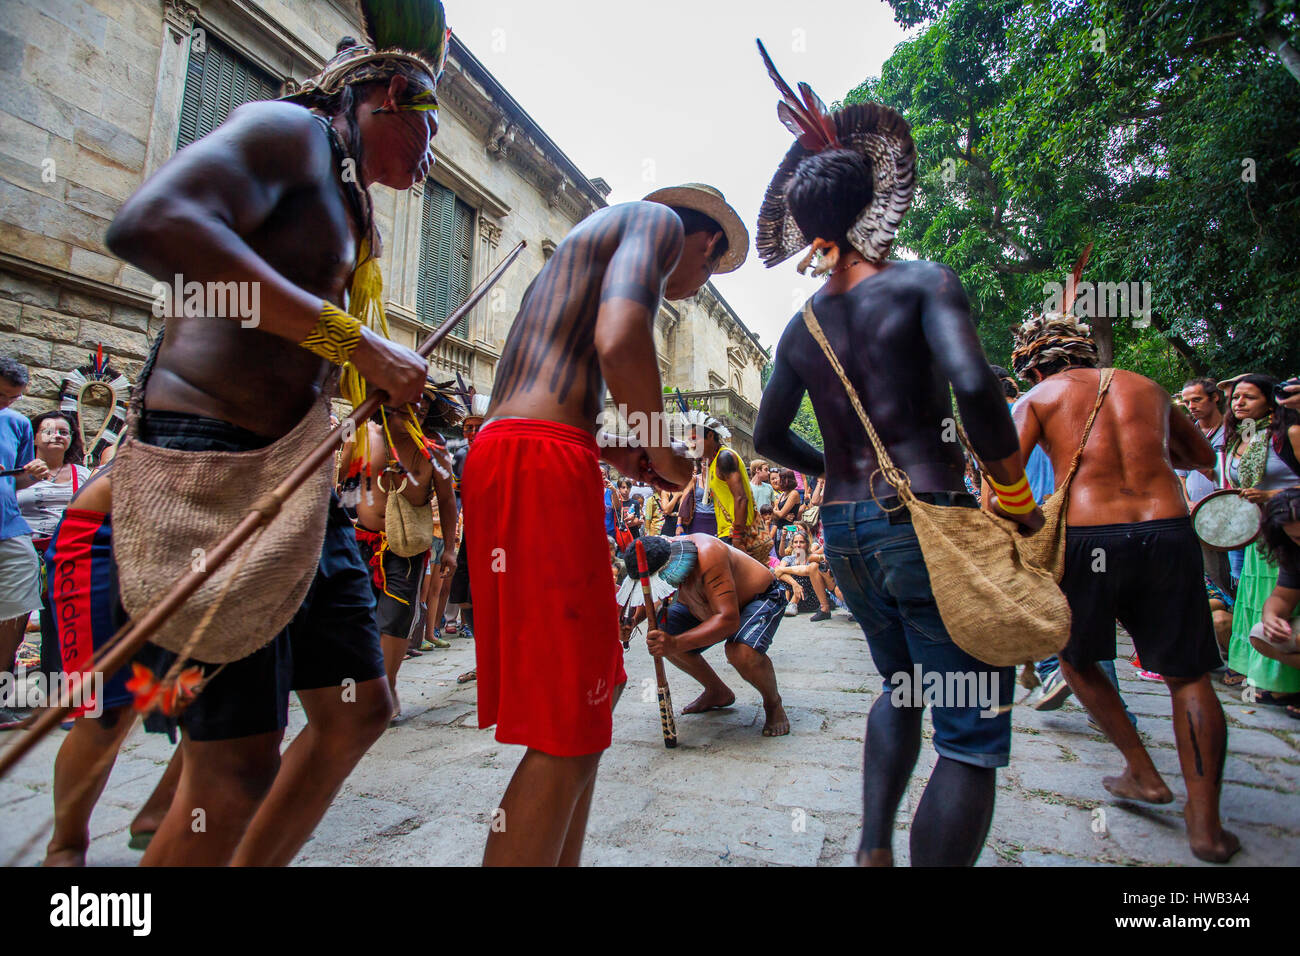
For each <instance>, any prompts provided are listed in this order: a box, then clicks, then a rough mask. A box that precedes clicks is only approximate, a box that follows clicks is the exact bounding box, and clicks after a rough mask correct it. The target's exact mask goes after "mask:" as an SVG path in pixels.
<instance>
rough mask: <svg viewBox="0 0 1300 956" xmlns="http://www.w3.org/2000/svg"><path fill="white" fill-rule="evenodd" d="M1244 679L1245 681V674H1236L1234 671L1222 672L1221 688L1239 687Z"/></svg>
mask: <svg viewBox="0 0 1300 956" xmlns="http://www.w3.org/2000/svg"><path fill="white" fill-rule="evenodd" d="M1245 679H1246V675H1245V674H1238V673H1237V672H1236V671H1224V674H1223V686H1224V687H1240V686H1241V684H1242V682H1243V681H1245Z"/></svg>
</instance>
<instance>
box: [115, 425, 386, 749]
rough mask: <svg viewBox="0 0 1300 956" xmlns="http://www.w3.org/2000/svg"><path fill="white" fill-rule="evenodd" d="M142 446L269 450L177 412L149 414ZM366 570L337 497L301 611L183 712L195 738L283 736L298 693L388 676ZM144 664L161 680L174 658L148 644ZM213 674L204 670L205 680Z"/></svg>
mask: <svg viewBox="0 0 1300 956" xmlns="http://www.w3.org/2000/svg"><path fill="white" fill-rule="evenodd" d="M140 437H141V440H142V441H147V442H149V443H150V444H154V445H159V446H161V447H164V448H177V449H180V450H182V451H204V450H217V451H247V450H249V449H251V448H258V447H263V446H265V445H266V444H267V443H268V442H267V439H265V438H263V437H261V436H259V435H256V434H254V433H252V432H249V431H246V430H245V429H242V428H238V427H236V426H234V425H231V424H229V423H227V422H222V421H218V420H215V419H210V418H201V417H199V416H196V415H185V414H180V413H174V412H165V413H157V412H150V413H148V414H147V415H146V416H145V421H144V423H143V427H142V428H141V436H140ZM367 571H368V569H367V568H366V565H365V563H364V562H363V561H362V560H361V550H360V549H359V548H358V547H357V539H356V534H355V532H354V530H353V527H352V522H351V521H349V520H348V516H347V514H346V513H345V512H344V511H343V508H342V506H341V505H340V504H339V501H338V498H337V497H336V496H334V495H331V496H330V503H329V518H328V520H327V521H326V524H325V540H324V542H323V543H322V545H321V553H320V564H319V565H318V566H317V569H316V577H315V579H314V580H313V581H312V583H311V587H310V588H309V589H308V591H307V597H306V598H305V599H304V601H303V603H302V607H300V608H299V609H298V612H297V613H296V614H295V615H294V617H293V619H292V620H291V621H290V622H289V624H288V626H286V627H285V629H284V630H283V631H281V632H280V633H279V634H277V635H276V636H275V638H274V639H272V641H271V642H270V643H269V644H267V645H266V646H264V647H263V648H261V649H260V650H258V651H255V652H253V653H252V654H250V655H249V656H248V657H245V658H243V659H241V660H238V661H233V662H231V663H229V664H226V665H225V666H224V667H222V668H221V671H220V673H218V674H217V675H216V676H215V677H214V678H212V681H211V683H209V684H207V685H206V686H205V687H204V688H203V690H202V691H201V692H200V693H199V695H198V697H197V698H196V699H195V700H194V702H193V703H192V704H190V706H189V707H187V708H186V709H185V710H184V711H183V712H182V713H181V715H180V717H179V723H180V726H181V727H183V728H184V729H185V732H186V733H187V734H188V735H189V737H190V738H191V739H193V740H202V741H206V740H229V739H232V738H235V737H247V736H251V735H253V734H264V733H271V732H274V731H277V730H283V729H284V728H285V727H286V726H287V725H288V722H289V694H290V692H291V691H294V690H312V689H316V688H320V687H340V686H342V684H343V681H344V680H347V679H351V680H353V681H355V682H356V683H358V684H361V683H364V682H366V681H370V680H375V679H376V678H380V677H383V676H385V672H384V656H383V651H382V648H381V646H380V643H379V629H378V627H377V626H376V623H375V597H374V593H373V592H372V591H371V587H370V577H369V574H368V573H367ZM137 660H139V661H140V662H141V663H143V664H146V665H147V666H149V667H150V668H152V670H153V672H154V673H155V674H162V673H164V672H165V671H166V670H167V668H169V667H170V666H171V665H172V663H173V662H174V661H175V660H176V655H175V654H173V653H172V652H171V651H167V650H164V649H163V648H161V647H158V646H157V645H155V644H146V645H145V647H144V649H143V650H142V651H141V652H140V654H139V656H138V657H137ZM215 670H216V666H215V665H204V672H205V673H212V672H213V671H215Z"/></svg>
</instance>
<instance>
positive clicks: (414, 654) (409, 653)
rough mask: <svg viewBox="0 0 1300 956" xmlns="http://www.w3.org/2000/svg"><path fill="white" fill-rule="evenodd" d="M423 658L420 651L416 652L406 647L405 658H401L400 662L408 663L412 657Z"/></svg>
mask: <svg viewBox="0 0 1300 956" xmlns="http://www.w3.org/2000/svg"><path fill="white" fill-rule="evenodd" d="M423 656H424V655H423V654H422V653H421V652H420V651H417V650H416V649H415V648H413V647H408V648H407V649H406V656H405V657H403V658H402V660H404V661H409V660H410V659H411V658H412V657H423Z"/></svg>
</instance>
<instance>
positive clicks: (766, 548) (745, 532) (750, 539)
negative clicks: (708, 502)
mask: <svg viewBox="0 0 1300 956" xmlns="http://www.w3.org/2000/svg"><path fill="white" fill-rule="evenodd" d="M713 505H714V507H716V508H719V509H721V511H722V513H723V515H725V516H726V518H727V523H728V524H730V525H731V543H732V544H733V545H734V546H735V547H737V548H739V549H740V550H741V551H744V552H745V553H746V554H747V555H749V556H750V557H751V558H753V559H754V560H755V561H758V562H760V563H761V564H764V565H766V564H767V559H768V558H770V557H771V556H772V536H771V535H770V534H768V533H767V532H765V531H762V530H760V529H759V527H758V525H756V524H750V525H746V526H745V527H744V528H739V529H738V528H737V527H736V525H735V523H734V522H732V520H731V512H729V511H728V510H727V506H726V505H724V504H723V503H722V500H721V499H720V498H714V499H713Z"/></svg>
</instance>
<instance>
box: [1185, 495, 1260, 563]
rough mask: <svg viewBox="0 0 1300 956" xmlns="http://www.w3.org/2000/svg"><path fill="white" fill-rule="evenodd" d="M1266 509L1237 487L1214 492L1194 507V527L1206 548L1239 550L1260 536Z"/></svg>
mask: <svg viewBox="0 0 1300 956" xmlns="http://www.w3.org/2000/svg"><path fill="white" fill-rule="evenodd" d="M1263 523H1264V512H1263V511H1261V510H1260V507H1259V505H1257V504H1255V503H1253V502H1250V501H1247V500H1246V499H1245V498H1243V497H1242V496H1241V492H1240V491H1238V490H1237V489H1235V488H1221V489H1220V490H1218V491H1212V492H1210V494H1208V495H1206V496H1205V497H1204V498H1202V499H1201V500H1200V501H1198V502H1197V503H1196V507H1195V508H1193V509H1192V530H1194V531H1195V532H1196V536H1197V537H1198V538H1200V539H1201V541H1202V542H1203V543H1204V544H1205V546H1206V547H1207V548H1210V549H1211V550H1214V551H1236V550H1237V549H1238V548H1244V547H1245V546H1246V545H1248V544H1250V543H1251V542H1252V541H1254V540H1255V539H1256V538H1258V537H1259V531H1260V527H1261V526H1262V525H1263Z"/></svg>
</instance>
